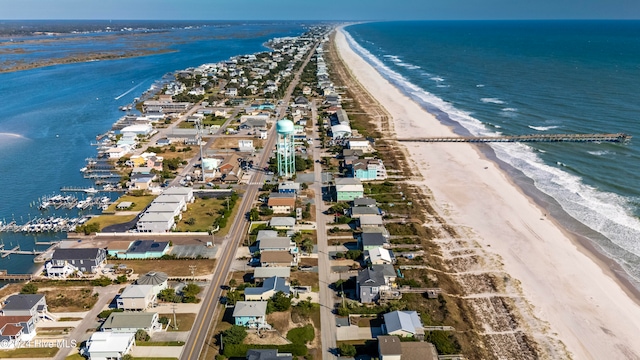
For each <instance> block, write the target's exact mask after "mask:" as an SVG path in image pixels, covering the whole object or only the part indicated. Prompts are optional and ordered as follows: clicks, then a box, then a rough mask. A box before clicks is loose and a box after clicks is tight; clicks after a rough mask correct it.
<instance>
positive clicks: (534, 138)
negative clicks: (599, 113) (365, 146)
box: [384, 133, 631, 143]
mask: <svg viewBox="0 0 640 360" xmlns="http://www.w3.org/2000/svg"><path fill="white" fill-rule="evenodd" d="M384 140H392V139H384ZM395 140H396V141H400V142H469V143H488V142H615V143H625V142H628V141H629V140H631V135H629V134H624V133H617V134H534V135H504V136H435V137H426V138H398V139H395Z"/></svg>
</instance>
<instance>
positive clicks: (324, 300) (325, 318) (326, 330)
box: [310, 101, 337, 359]
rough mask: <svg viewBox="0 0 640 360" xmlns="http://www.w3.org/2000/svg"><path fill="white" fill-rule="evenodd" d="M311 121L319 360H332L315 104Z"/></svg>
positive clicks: (332, 324)
mask: <svg viewBox="0 0 640 360" xmlns="http://www.w3.org/2000/svg"><path fill="white" fill-rule="evenodd" d="M311 117H312V120H313V135H312V139H313V163H314V168H313V171H314V175H315V176H314V181H313V185H311V186H310V188H311V189H313V191H314V193H315V201H314V203H315V205H316V224H317V238H318V280H319V282H320V284H319V285H320V297H319V299H320V324H321V327H322V331H321V340H322V358H323V359H336V358H337V357H336V355H335V349H336V338H337V334H336V318H335V316H334V315H333V309H334V306H335V298H334V292H333V290H331V289H330V288H329V285H330V284H331V283H332V281H331V264H330V263H329V252H328V249H327V247H328V239H327V229H326V224H327V221H328V220H331V219H330V218H329V219H327V215H325V214H324V212H325V211H326V210H327V209H326V205H325V203H324V201H323V199H322V188H323V184H322V165H321V164H320V160H321V157H320V152H321V151H322V145H321V144H320V137H319V135H318V115H317V110H316V105H315V101H314V102H313V103H312V107H311Z"/></svg>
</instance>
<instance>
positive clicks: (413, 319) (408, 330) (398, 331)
mask: <svg viewBox="0 0 640 360" xmlns="http://www.w3.org/2000/svg"><path fill="white" fill-rule="evenodd" d="M383 316H384V326H383V331H384V332H386V334H388V335H396V336H405V337H418V338H422V337H424V328H423V326H422V321H421V320H420V316H419V315H418V313H417V312H416V311H392V312H390V313H386V314H384V315H383Z"/></svg>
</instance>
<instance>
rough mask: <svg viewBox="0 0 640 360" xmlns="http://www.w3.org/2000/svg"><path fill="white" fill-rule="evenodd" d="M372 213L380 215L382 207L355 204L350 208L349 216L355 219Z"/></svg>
mask: <svg viewBox="0 0 640 360" xmlns="http://www.w3.org/2000/svg"><path fill="white" fill-rule="evenodd" d="M372 215H380V209H379V208H378V207H377V206H354V207H351V209H349V216H350V217H352V218H354V219H359V218H361V217H363V216H372Z"/></svg>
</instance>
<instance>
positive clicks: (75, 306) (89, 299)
mask: <svg viewBox="0 0 640 360" xmlns="http://www.w3.org/2000/svg"><path fill="white" fill-rule="evenodd" d="M43 293H44V296H45V298H46V299H47V306H48V308H49V311H51V312H74V311H87V310H89V309H91V308H92V307H93V306H94V305H95V304H96V302H97V301H98V293H94V292H93V290H92V289H65V288H60V289H55V290H47V291H44V292H43Z"/></svg>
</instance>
